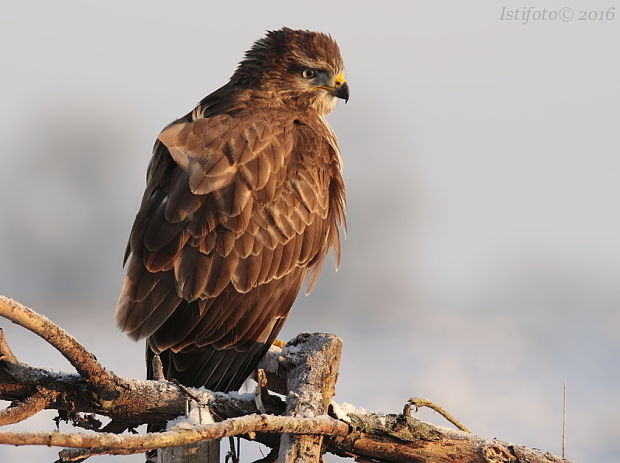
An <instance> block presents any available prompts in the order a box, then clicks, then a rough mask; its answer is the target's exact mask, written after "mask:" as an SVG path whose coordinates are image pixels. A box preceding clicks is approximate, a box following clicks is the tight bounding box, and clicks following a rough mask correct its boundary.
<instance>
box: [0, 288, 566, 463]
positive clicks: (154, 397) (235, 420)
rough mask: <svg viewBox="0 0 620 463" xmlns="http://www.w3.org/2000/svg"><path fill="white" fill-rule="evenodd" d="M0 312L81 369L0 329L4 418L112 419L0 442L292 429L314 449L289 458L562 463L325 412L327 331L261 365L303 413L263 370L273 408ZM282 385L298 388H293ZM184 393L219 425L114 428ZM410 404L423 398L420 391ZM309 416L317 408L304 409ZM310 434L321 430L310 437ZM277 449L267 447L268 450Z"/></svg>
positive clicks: (382, 418)
mask: <svg viewBox="0 0 620 463" xmlns="http://www.w3.org/2000/svg"><path fill="white" fill-rule="evenodd" d="M0 315H5V316H7V317H8V318H9V319H10V320H12V321H15V322H16V323H19V324H20V325H22V326H24V327H26V328H27V329H30V330H32V331H34V332H36V333H37V334H39V335H40V336H41V337H43V338H44V339H46V340H48V342H50V343H51V344H52V345H54V347H56V348H57V349H58V350H60V351H61V352H62V353H63V354H64V355H65V357H67V358H68V359H69V360H70V361H71V363H72V364H73V365H75V366H76V369H77V370H78V372H79V373H80V374H79V375H77V374H66V373H57V372H52V371H50V370H45V369H40V368H33V367H30V366H28V365H25V364H22V363H20V362H18V361H17V359H16V358H15V356H14V355H13V354H12V352H11V350H10V348H9V346H8V343H7V342H6V339H4V336H3V334H2V332H1V331H0V399H3V400H10V401H13V402H16V404H15V405H14V406H13V407H10V408H8V409H6V410H4V411H2V412H0V423H2V422H4V423H8V422H16V421H20V420H21V419H25V418H27V417H28V416H31V415H32V414H34V413H36V412H37V411H39V410H41V409H43V408H51V409H57V410H59V411H63V413H65V414H68V415H69V416H71V417H72V419H74V420H75V421H77V422H80V421H84V420H83V419H81V418H80V417H79V413H95V414H99V415H105V416H108V417H111V418H112V421H111V422H110V423H108V425H107V426H106V427H105V428H104V429H103V430H102V432H96V433H92V434H84V433H60V432H38V433H37V432H2V431H0V444H2V443H4V444H9V445H46V446H49V445H54V446H62V447H69V448H70V449H67V450H63V451H62V452H61V457H62V458H63V459H64V461H81V460H83V459H84V458H87V457H88V456H92V455H95V454H102V453H109V454H129V453H137V452H144V451H145V450H150V449H155V448H162V447H171V446H180V445H186V444H189V443H195V442H199V441H204V440H205V439H218V438H221V437H225V436H235V435H241V436H242V437H244V438H246V439H250V440H257V441H260V442H263V443H265V444H267V445H269V446H270V447H272V448H277V447H278V445H279V442H280V439H279V438H278V436H277V435H274V433H278V434H281V433H289V435H294V437H293V438H292V439H290V442H292V443H293V444H294V445H293V446H289V449H293V448H295V445H296V444H295V442H299V443H303V442H307V443H311V444H312V445H309V447H308V449H307V450H309V452H310V453H308V455H312V457H309V458H307V459H304V458H305V456H304V455H306V454H305V453H304V455H302V454H301V453H303V452H301V450H303V449H304V448H305V447H304V446H301V447H299V449H301V450H300V451H294V452H292V453H291V452H290V451H285V452H281V455H283V456H284V457H283V458H284V459H285V461H291V462H293V461H294V462H295V463H298V462H302V461H312V462H318V461H319V459H320V456H321V453H322V452H323V451H325V450H327V451H329V452H332V453H335V454H339V455H344V456H352V457H354V458H355V459H356V460H358V461H364V462H371V461H372V462H390V463H405V462H407V463H422V462H424V463H427V462H433V463H461V462H464V461H467V462H468V463H500V462H501V463H526V462H527V463H557V462H560V461H564V462H566V460H560V459H559V458H558V457H555V456H553V455H551V454H548V453H543V452H540V451H538V450H533V449H528V448H526V447H523V446H517V445H514V444H509V443H506V442H501V441H498V440H494V439H493V440H489V439H484V438H481V437H478V436H475V435H474V434H471V433H466V432H462V431H456V430H452V429H447V428H443V427H440V426H434V425H431V424H429V423H425V422H423V421H420V420H417V419H416V418H414V417H411V416H409V415H408V413H404V414H400V415H380V414H372V413H367V412H362V411H359V410H353V411H351V407H350V406H348V407H345V406H343V405H338V404H332V405H333V407H332V408H333V409H334V411H335V412H337V413H336V415H337V416H336V417H337V418H338V419H335V418H334V417H330V416H327V415H326V414H325V413H326V412H327V409H328V402H329V399H330V397H331V396H332V393H333V388H334V385H335V381H336V375H337V369H338V353H339V350H340V345H341V341H340V340H339V339H338V338H336V337H335V336H333V335H322V334H313V335H308V334H304V335H300V336H298V338H296V339H295V340H293V341H292V342H291V343H289V345H288V346H287V347H286V348H285V349H284V350H280V349H279V348H276V347H273V348H272V349H271V350H270V353H269V354H268V355H267V357H266V359H265V360H264V361H263V362H262V363H261V368H263V369H264V370H265V373H266V377H267V386H268V387H269V389H272V390H274V389H277V390H278V392H281V393H284V394H287V396H288V398H287V402H288V409H287V410H288V412H289V413H291V414H294V415H301V416H278V415H279V414H280V413H282V412H283V411H284V404H283V403H282V402H281V401H280V400H279V399H278V398H277V397H276V396H270V395H269V394H268V393H267V391H266V389H265V384H264V379H265V377H264V376H263V375H260V376H261V378H260V379H261V387H260V388H259V394H260V395H261V400H259V401H258V402H259V404H260V405H261V408H265V409H266V411H267V412H269V413H271V414H258V407H257V405H256V403H257V400H256V398H255V396H254V395H252V394H244V395H241V394H236V393H231V394H223V393H212V392H209V391H206V390H204V389H194V388H181V387H179V386H178V385H176V384H174V383H171V382H169V381H164V380H158V381H139V380H132V379H127V378H121V377H118V376H116V375H114V374H113V373H111V372H108V371H107V370H105V369H104V368H103V367H102V366H101V365H100V364H99V363H98V362H97V361H96V359H95V357H94V356H93V355H92V354H91V353H89V352H88V351H86V349H84V348H83V347H82V346H81V345H80V344H79V343H78V342H77V341H76V340H75V339H74V338H72V337H71V336H69V335H68V334H67V333H65V332H64V330H62V329H61V328H59V327H58V326H57V325H55V324H53V323H52V322H50V321H49V320H47V319H46V318H45V317H42V316H40V315H38V314H36V313H35V312H33V311H31V310H30V309H28V308H26V307H24V306H22V305H21V304H19V303H16V302H15V301H11V300H10V299H7V298H0ZM329 346H331V347H329ZM334 346H335V347H334ZM317 359H320V361H317ZM287 384H288V386H289V387H291V388H293V389H294V390H293V391H291V392H290V393H289V388H287V387H286V385H287ZM110 386H113V389H112V390H113V391H114V394H115V395H116V397H115V398H114V400H100V397H99V396H94V395H93V393H92V392H93V390H95V391H96V390H106V388H107V387H110ZM107 390H108V391H109V390H110V389H107ZM188 394H189V396H191V397H192V400H195V401H196V402H197V403H198V404H199V406H201V407H206V408H208V410H209V412H210V413H211V414H212V415H213V416H214V417H215V420H216V423H213V424H208V425H197V426H192V425H189V424H186V425H180V426H177V427H176V428H173V429H172V430H169V431H165V432H162V433H147V434H145V435H130V434H122V435H121V434H116V433H120V432H122V431H124V430H125V429H128V428H132V427H134V426H137V425H139V424H142V423H151V424H164V423H166V422H167V421H169V420H171V419H173V418H176V417H177V416H180V415H183V414H184V412H185V405H186V400H187V397H188ZM410 403H411V404H413V405H416V406H422V405H428V403H426V402H421V401H420V400H419V399H416V400H411V402H410ZM431 404H432V403H431ZM433 405H434V404H433ZM306 408H307V410H306ZM437 408H440V407H437ZM308 410H310V411H308ZM342 410H348V411H349V412H348V413H344V412H342ZM405 411H406V412H409V411H410V408H407V407H406V408H405ZM312 414H314V415H317V416H313V417H308V415H312ZM74 417H77V419H76V418H74ZM311 435H313V436H324V437H323V438H321V439H310V438H308V436H311ZM302 436H303V437H302ZM321 441H322V442H321ZM310 447H312V448H310ZM304 452H305V450H304ZM274 455H275V453H274V452H271V453H270V457H269V458H273V456H274ZM289 456H291V458H289ZM281 458H282V457H281Z"/></svg>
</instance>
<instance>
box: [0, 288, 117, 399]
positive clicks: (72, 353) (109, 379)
mask: <svg viewBox="0 0 620 463" xmlns="http://www.w3.org/2000/svg"><path fill="white" fill-rule="evenodd" d="M0 315H1V316H3V317H5V318H7V319H9V320H11V321H12V322H13V323H16V324H18V325H21V326H23V327H24V328H26V329H28V330H30V331H32V332H33V333H35V334H37V335H39V336H40V337H41V338H43V339H44V340H46V341H47V342H48V343H50V344H51V345H52V346H54V347H55V348H56V349H58V351H59V352H60V353H61V354H62V355H64V357H65V358H66V359H67V360H69V362H70V363H71V365H73V366H74V367H75V369H76V370H77V371H78V373H79V374H80V375H81V376H82V377H83V378H84V379H85V380H86V382H87V383H89V384H91V385H92V386H96V387H97V389H98V390H99V391H101V392H108V393H109V395H110V397H105V399H113V398H114V395H115V394H114V391H115V382H116V381H115V379H116V376H115V375H114V374H113V373H111V372H109V371H107V370H106V369H105V368H103V366H102V365H101V364H100V363H99V362H98V361H97V359H96V358H95V356H94V355H93V354H91V353H90V352H89V351H88V350H86V348H85V347H84V346H82V345H81V344H80V343H79V342H78V341H77V339H75V338H74V337H73V336H71V335H70V334H69V333H67V332H66V331H65V330H63V329H62V328H61V327H60V326H58V325H57V324H55V323H54V322H52V321H51V320H50V319H48V318H47V317H44V316H43V315H41V314H38V313H37V312H35V311H34V310H32V309H29V308H28V307H26V306H25V305H23V304H20V303H19V302H17V301H14V300H13V299H10V298H8V297H6V296H0Z"/></svg>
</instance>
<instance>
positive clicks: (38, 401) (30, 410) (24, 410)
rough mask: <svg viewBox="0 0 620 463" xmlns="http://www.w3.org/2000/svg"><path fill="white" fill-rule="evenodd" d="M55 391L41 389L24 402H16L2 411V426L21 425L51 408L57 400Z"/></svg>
mask: <svg viewBox="0 0 620 463" xmlns="http://www.w3.org/2000/svg"><path fill="white" fill-rule="evenodd" d="M56 396H57V394H56V393H55V392H53V391H49V390H45V389H41V390H39V391H37V392H35V393H34V394H33V395H31V396H30V397H28V398H27V399H25V400H24V401H22V402H15V403H13V404H12V405H11V406H10V407H8V408H5V409H4V410H2V411H0V426H4V425H7V424H14V423H19V422H20V421H24V420H25V419H27V418H30V417H31V416H33V415H36V414H37V413H39V412H40V411H41V410H44V409H46V408H47V407H49V406H50V405H51V404H52V402H54V400H55V399H56Z"/></svg>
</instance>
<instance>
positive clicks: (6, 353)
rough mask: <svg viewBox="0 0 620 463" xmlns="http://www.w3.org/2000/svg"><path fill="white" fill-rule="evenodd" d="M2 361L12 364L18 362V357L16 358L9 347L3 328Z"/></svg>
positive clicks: (0, 329) (0, 351) (0, 357)
mask: <svg viewBox="0 0 620 463" xmlns="http://www.w3.org/2000/svg"><path fill="white" fill-rule="evenodd" d="M0 360H3V361H5V362H11V363H15V362H17V357H15V354H13V351H12V350H11V348H10V347H9V343H8V342H7V340H6V337H5V336H4V330H3V329H2V328H0Z"/></svg>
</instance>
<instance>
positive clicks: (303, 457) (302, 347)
mask: <svg viewBox="0 0 620 463" xmlns="http://www.w3.org/2000/svg"><path fill="white" fill-rule="evenodd" d="M341 352H342V341H341V340H340V339H339V338H337V337H336V336H334V335H331V334H314V335H309V334H300V335H299V336H297V337H296V338H295V339H293V340H292V341H290V342H289V343H288V344H286V346H284V349H283V351H282V355H283V356H284V358H285V359H286V360H285V362H284V368H285V370H286V376H287V386H288V390H289V391H290V393H289V395H288V397H287V399H286V409H285V411H284V414H285V415H287V416H294V417H295V416H296V417H304V418H309V417H314V416H321V415H326V414H327V411H328V407H329V403H330V402H331V400H332V397H333V396H334V393H335V390H336V380H337V378H338V368H339V366H340V354H341ZM323 440H324V438H323V436H298V435H294V434H288V433H287V434H283V435H282V438H281V440H280V454H279V457H278V461H279V462H280V463H318V462H319V461H320V460H321V455H322V454H323V451H324V449H323Z"/></svg>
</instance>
